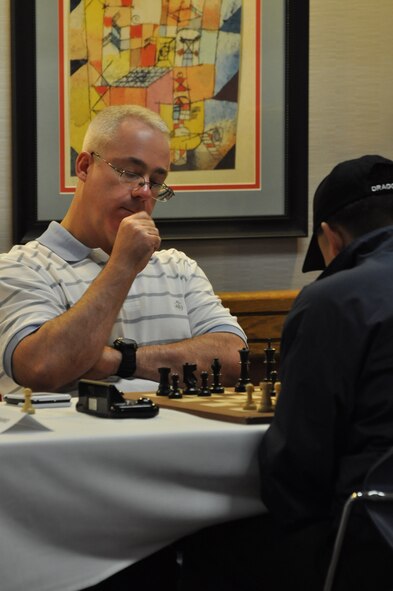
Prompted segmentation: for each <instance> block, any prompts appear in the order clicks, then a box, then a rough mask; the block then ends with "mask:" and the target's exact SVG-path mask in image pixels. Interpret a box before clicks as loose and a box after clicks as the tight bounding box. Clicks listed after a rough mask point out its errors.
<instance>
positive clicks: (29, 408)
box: [21, 388, 35, 415]
mask: <svg viewBox="0 0 393 591" xmlns="http://www.w3.org/2000/svg"><path fill="white" fill-rule="evenodd" d="M32 393H33V392H32V390H31V389H30V388H23V394H24V396H25V401H24V403H23V405H22V408H21V411H22V412H25V413H27V414H28V415H33V414H34V413H35V408H34V406H33V404H32V402H31V395H32Z"/></svg>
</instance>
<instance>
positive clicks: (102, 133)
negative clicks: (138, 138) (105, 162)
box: [82, 105, 169, 152]
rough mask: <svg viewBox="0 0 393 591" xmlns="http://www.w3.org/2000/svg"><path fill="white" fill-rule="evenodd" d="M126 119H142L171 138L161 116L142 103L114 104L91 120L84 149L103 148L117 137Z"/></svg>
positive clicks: (88, 150) (85, 150)
mask: <svg viewBox="0 0 393 591" xmlns="http://www.w3.org/2000/svg"><path fill="white" fill-rule="evenodd" d="M126 119H136V120H138V121H142V122H143V123H145V124H146V125H148V126H149V127H152V128H153V129H157V130H158V131H161V133H163V134H164V135H166V136H167V137H168V139H169V129H168V127H167V125H166V123H165V122H164V121H163V120H162V119H161V117H160V116H159V115H158V114H157V113H155V112H154V111H151V110H150V109H146V107H141V106H140V105H112V106H109V107H106V108H105V109H103V110H102V111H100V112H99V113H98V114H97V115H96V116H95V117H94V119H92V121H91V122H90V125H89V127H88V129H87V132H86V135H85V138H84V140H83V146H82V151H84V152H92V151H93V150H95V151H97V152H98V151H100V150H102V149H103V148H104V147H105V146H106V145H107V144H108V143H109V142H110V141H111V140H113V138H114V137H115V135H116V133H117V131H118V129H119V127H120V125H121V123H122V122H123V121H125V120H126Z"/></svg>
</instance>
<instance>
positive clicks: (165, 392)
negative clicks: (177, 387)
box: [156, 367, 171, 396]
mask: <svg viewBox="0 0 393 591" xmlns="http://www.w3.org/2000/svg"><path fill="white" fill-rule="evenodd" d="M158 371H159V374H160V383H159V384H158V389H157V392H156V394H157V396H169V394H170V393H171V386H170V384H169V374H170V371H171V368H170V367H159V368H158Z"/></svg>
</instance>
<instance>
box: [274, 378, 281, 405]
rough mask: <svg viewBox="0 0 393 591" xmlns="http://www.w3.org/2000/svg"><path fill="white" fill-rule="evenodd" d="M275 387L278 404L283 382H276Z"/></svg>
mask: <svg viewBox="0 0 393 591" xmlns="http://www.w3.org/2000/svg"><path fill="white" fill-rule="evenodd" d="M274 389H275V392H276V404H277V400H278V397H279V395H280V392H281V382H276V383H275V385H274Z"/></svg>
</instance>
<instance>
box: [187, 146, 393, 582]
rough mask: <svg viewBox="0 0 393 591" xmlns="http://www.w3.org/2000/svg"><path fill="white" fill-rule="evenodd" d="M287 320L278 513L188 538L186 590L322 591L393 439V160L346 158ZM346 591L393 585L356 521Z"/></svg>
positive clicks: (263, 451) (392, 563)
mask: <svg viewBox="0 0 393 591" xmlns="http://www.w3.org/2000/svg"><path fill="white" fill-rule="evenodd" d="M318 269H321V270H323V272H322V273H321V274H320V275H319V277H318V279H317V280H316V281H315V282H313V283H312V284H310V285H308V286H307V287H305V288H303V290H302V291H301V292H300V294H299V295H298V297H297V299H296V300H295V302H294V305H293V307H292V310H291V311H290V313H289V314H288V317H287V319H286V322H285V325H284V329H283V334H282V340H281V351H280V376H279V378H280V380H281V393H280V395H279V398H278V401H277V406H276V410H275V416H274V419H273V421H272V423H271V425H270V427H269V428H268V430H267V431H266V433H265V435H264V436H263V438H262V441H261V446H260V450H259V462H260V472H261V496H262V500H263V502H264V504H265V506H266V508H267V509H268V513H267V514H262V515H260V516H257V517H253V518H249V519H243V520H239V521H237V522H232V523H227V524H224V525H222V526H216V527H214V528H208V529H206V530H203V531H202V532H199V533H197V534H195V535H194V536H191V537H190V538H189V539H187V540H185V541H183V545H182V549H183V568H182V569H181V578H182V580H181V585H180V587H179V588H180V589H181V591H197V590H198V589H202V588H203V589H204V590H205V591H240V590H241V591H283V590H290V591H321V590H322V589H323V584H324V580H325V578H326V574H327V569H328V565H329V561H330V557H331V553H332V549H333V543H334V538H335V535H336V532H337V527H338V522H339V519H340V516H341V511H342V507H343V504H344V502H345V500H346V499H347V497H348V496H349V495H350V494H351V493H352V492H353V491H355V490H359V489H361V488H362V484H363V480H364V478H365V476H366V473H367V471H368V470H369V468H370V467H371V466H372V465H373V464H374V463H375V462H376V461H377V460H378V458H379V457H380V456H382V455H383V453H384V452H385V451H386V450H388V449H389V448H390V447H392V446H393V161H391V160H389V159H387V158H383V157H381V156H373V155H371V156H369V155H367V156H363V157H361V158H356V159H353V160H348V161H345V162H342V163H340V164H338V165H337V166H336V167H334V168H333V170H332V171H331V172H330V174H328V176H327V177H326V178H325V179H324V180H323V181H322V182H321V183H320V185H319V187H318V188H317V191H316V193H315V196H314V227H313V235H312V238H311V242H310V245H309V248H308V252H307V254H306V258H305V261H304V266H303V270H304V271H311V270H318ZM342 556H343V560H342V561H341V562H340V569H339V571H338V573H337V579H336V584H335V587H334V589H335V591H339V590H340V591H352V590H355V589H356V591H360V590H366V589H367V590H370V589H375V590H378V591H385V590H388V589H389V590H391V589H393V560H392V558H393V553H392V552H391V550H390V548H389V547H388V545H387V544H386V542H385V541H384V540H383V539H382V538H381V536H380V535H379V534H378V533H377V531H376V529H375V528H374V527H373V526H372V524H371V523H370V522H369V521H368V518H367V515H366V514H365V513H364V512H363V511H361V510H360V511H359V512H357V511H355V512H354V514H353V518H351V527H350V529H349V531H348V535H347V538H346V543H345V545H344V548H343V554H342Z"/></svg>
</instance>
